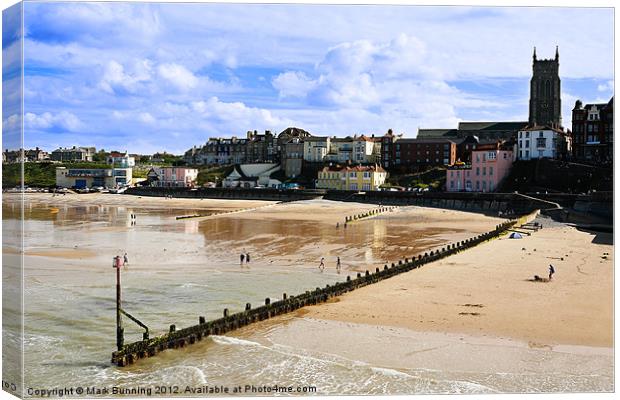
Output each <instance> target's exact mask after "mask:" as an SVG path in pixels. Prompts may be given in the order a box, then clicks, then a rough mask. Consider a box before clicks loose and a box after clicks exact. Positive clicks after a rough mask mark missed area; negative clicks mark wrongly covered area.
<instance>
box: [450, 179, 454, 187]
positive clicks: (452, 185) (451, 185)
mask: <svg viewBox="0 0 620 400" xmlns="http://www.w3.org/2000/svg"><path fill="white" fill-rule="evenodd" d="M450 188H451V189H454V181H450Z"/></svg>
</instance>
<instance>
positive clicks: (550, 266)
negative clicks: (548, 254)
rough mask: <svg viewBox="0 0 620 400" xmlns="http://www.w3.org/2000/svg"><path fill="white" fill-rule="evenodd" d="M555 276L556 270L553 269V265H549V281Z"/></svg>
mask: <svg viewBox="0 0 620 400" xmlns="http://www.w3.org/2000/svg"><path fill="white" fill-rule="evenodd" d="M553 274H555V268H553V265H551V264H549V280H551V278H553Z"/></svg>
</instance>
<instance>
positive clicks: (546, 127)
mask: <svg viewBox="0 0 620 400" xmlns="http://www.w3.org/2000/svg"><path fill="white" fill-rule="evenodd" d="M521 130H522V131H524V132H531V131H554V132H557V133H561V134H563V135H564V134H566V132H564V131H563V130H561V129H558V128H554V127H551V126H549V125H535V126H531V127H530V126H527V127H525V128H523V129H521Z"/></svg>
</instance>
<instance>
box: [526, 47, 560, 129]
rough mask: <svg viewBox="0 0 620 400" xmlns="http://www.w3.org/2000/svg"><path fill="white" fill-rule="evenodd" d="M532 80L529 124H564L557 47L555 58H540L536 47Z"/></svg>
mask: <svg viewBox="0 0 620 400" xmlns="http://www.w3.org/2000/svg"><path fill="white" fill-rule="evenodd" d="M532 69H533V73H532V80H531V81H530V118H529V125H530V126H535V125H549V126H551V127H555V128H560V127H561V126H562V103H561V100H560V75H559V69H560V54H559V51H558V47H557V46H556V48H555V58H553V59H550V60H538V59H537V58H536V47H534V55H533V64H532Z"/></svg>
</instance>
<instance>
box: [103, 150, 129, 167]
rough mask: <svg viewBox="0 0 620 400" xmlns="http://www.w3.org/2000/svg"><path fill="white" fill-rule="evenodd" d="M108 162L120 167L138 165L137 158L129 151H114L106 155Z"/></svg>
mask: <svg viewBox="0 0 620 400" xmlns="http://www.w3.org/2000/svg"><path fill="white" fill-rule="evenodd" d="M106 162H107V163H108V164H110V165H114V166H117V167H119V168H133V167H135V166H136V159H135V158H134V157H131V156H129V154H128V153H127V152H125V153H124V154H123V153H119V152H116V151H113V152H111V153H110V154H109V155H108V157H106Z"/></svg>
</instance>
